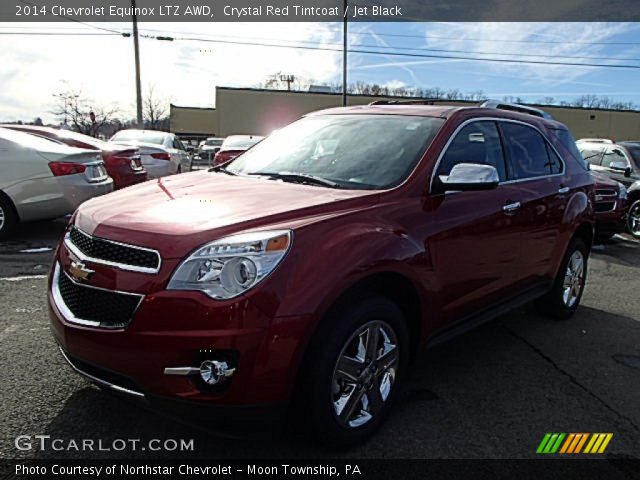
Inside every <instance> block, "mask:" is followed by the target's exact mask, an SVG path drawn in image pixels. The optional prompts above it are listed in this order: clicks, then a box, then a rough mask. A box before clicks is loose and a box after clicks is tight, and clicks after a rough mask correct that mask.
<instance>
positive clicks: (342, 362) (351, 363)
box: [336, 355, 364, 383]
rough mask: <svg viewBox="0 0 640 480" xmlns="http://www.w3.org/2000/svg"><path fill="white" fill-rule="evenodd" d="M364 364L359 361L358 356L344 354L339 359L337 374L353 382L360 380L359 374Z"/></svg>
mask: <svg viewBox="0 0 640 480" xmlns="http://www.w3.org/2000/svg"><path fill="white" fill-rule="evenodd" d="M363 366H364V362H361V361H359V360H358V359H356V358H351V357H347V356H346V355H342V356H341V357H340V358H339V359H338V365H337V366H336V374H337V375H340V376H342V377H344V378H346V379H347V380H349V381H352V382H356V383H357V382H358V376H359V375H360V372H361V370H362V367H363Z"/></svg>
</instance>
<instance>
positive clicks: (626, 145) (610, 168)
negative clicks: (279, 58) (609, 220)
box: [576, 139, 640, 238]
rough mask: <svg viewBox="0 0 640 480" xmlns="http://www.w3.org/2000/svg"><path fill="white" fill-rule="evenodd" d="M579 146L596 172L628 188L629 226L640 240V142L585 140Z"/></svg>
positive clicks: (578, 143)
mask: <svg viewBox="0 0 640 480" xmlns="http://www.w3.org/2000/svg"><path fill="white" fill-rule="evenodd" d="M576 145H577V146H578V149H579V150H580V153H582V156H583V157H584V159H585V160H586V161H587V162H589V165H590V166H591V169H592V170H593V171H596V172H599V173H602V174H604V175H606V176H607V177H609V178H611V179H613V180H616V181H618V182H620V183H622V184H623V185H624V186H625V187H627V195H628V201H629V205H630V207H629V213H628V215H627V227H628V229H629V232H630V233H631V234H632V235H633V236H634V237H636V238H640V140H639V141H624V142H614V141H613V140H607V139H583V140H578V141H577V142H576Z"/></svg>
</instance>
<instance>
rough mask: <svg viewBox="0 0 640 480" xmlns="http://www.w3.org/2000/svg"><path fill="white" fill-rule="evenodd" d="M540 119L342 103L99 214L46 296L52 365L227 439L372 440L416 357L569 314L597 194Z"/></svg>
mask: <svg viewBox="0 0 640 480" xmlns="http://www.w3.org/2000/svg"><path fill="white" fill-rule="evenodd" d="M510 108H515V107H513V106H512V107H510ZM518 108H520V109H521V110H523V111H524V112H527V110H526V109H524V108H521V107H518ZM539 113H540V112H538V111H532V112H531V113H522V112H513V111H505V110H502V109H499V108H481V107H464V108H463V107H446V106H425V105H414V104H408V105H402V104H399V105H371V106H358V107H348V108H338V109H333V110H328V111H323V112H319V113H315V114H310V115H308V116H306V117H305V118H303V119H301V120H299V121H297V122H294V123H293V124H291V125H289V126H288V127H285V128H283V129H282V130H279V131H278V132H276V133H275V134H273V135H271V136H269V137H268V138H266V139H265V140H264V141H262V142H261V143H259V144H258V145H256V146H255V147H253V148H252V149H250V150H248V151H247V152H246V153H244V154H243V155H241V156H240V157H238V158H237V159H235V160H233V161H232V162H230V163H228V164H226V165H222V166H218V167H215V168H213V169H212V170H211V171H200V172H193V173H189V174H186V175H179V176H176V177H169V178H165V179H162V182H148V183H145V184H143V185H139V186H136V187H133V188H129V189H126V190H124V191H122V192H117V193H114V194H112V195H109V196H108V197H106V198H97V199H94V200H92V201H91V202H88V203H86V204H84V205H82V206H81V207H80V208H79V209H78V211H77V212H76V214H75V215H74V217H73V218H72V219H71V221H70V224H69V226H68V229H67V231H66V234H65V237H64V240H63V242H62V243H61V245H60V247H59V249H58V251H57V254H56V258H55V262H54V266H53V270H52V272H51V276H50V279H49V308H50V315H51V325H52V331H53V334H54V336H55V339H56V341H57V342H58V344H59V345H60V350H61V352H62V354H63V355H64V357H65V358H66V360H67V361H68V362H69V363H70V364H71V366H72V367H73V368H74V369H75V370H76V371H77V372H78V373H80V374H82V375H84V376H85V377H87V378H89V379H90V380H91V381H93V382H95V383H97V384H99V385H102V386H103V387H105V388H110V389H113V390H115V391H117V392H121V393H123V394H126V395H130V396H133V397H137V398H140V399H144V400H146V401H147V402H148V403H150V404H151V405H156V406H157V407H159V408H168V405H181V406H182V407H183V410H184V409H186V411H188V412H191V413H193V412H198V415H200V417H199V418H200V421H204V419H210V418H214V417H213V415H215V412H216V411H217V412H219V415H218V417H217V421H216V426H217V427H218V428H220V429H228V428H233V427H239V426H240V425H241V424H246V423H252V424H253V423H254V422H255V423H261V424H262V423H264V422H271V421H275V420H276V419H278V418H281V417H280V416H279V415H275V414H271V413H273V412H277V413H284V412H287V413H289V414H290V415H292V416H293V418H299V419H300V421H299V423H298V425H303V426H304V428H308V429H309V430H310V431H311V432H312V434H313V435H314V436H315V437H316V438H318V439H320V440H321V441H323V442H330V443H331V444H333V445H349V444H353V443H355V442H358V441H362V440H363V439H365V438H367V437H369V436H370V435H371V434H372V433H373V432H374V431H375V430H376V429H377V428H378V427H379V426H380V424H381V423H382V422H383V421H384V419H385V417H386V416H387V414H388V413H389V409H390V406H391V404H392V403H393V401H394V399H395V398H396V397H397V394H398V391H399V390H400V387H401V384H402V383H403V382H404V381H405V380H406V379H407V376H408V370H409V365H410V364H411V362H412V360H413V359H414V358H415V356H416V352H417V351H418V350H419V349H420V348H422V347H424V346H427V345H429V344H434V343H436V342H439V341H442V340H444V339H447V338H450V337H451V336H453V335H455V334H458V333H461V332H463V331H465V330H467V329H469V328H471V327H473V326H476V325H478V324H480V323H482V322H485V321H487V320H489V319H492V318H494V317H495V316H497V315H502V314H504V313H505V312H507V311H508V310H509V309H510V308H513V307H516V306H519V305H522V304H523V303H526V302H529V301H532V300H538V305H539V306H540V308H542V309H543V310H544V311H545V312H547V313H549V314H550V315H552V316H554V317H556V318H567V317H570V316H571V315H572V314H573V313H574V312H575V310H576V309H577V307H578V304H579V303H580V299H581V296H582V292H583V288H584V284H585V278H586V272H587V268H586V267H587V260H588V256H589V252H590V249H591V245H592V241H593V238H594V213H593V198H594V187H593V183H594V180H593V178H592V176H591V174H590V173H589V171H588V169H587V167H586V164H585V162H584V160H583V159H582V157H581V156H580V154H579V152H577V150H576V147H575V145H574V143H573V142H574V140H573V138H572V137H571V134H570V133H569V131H568V130H567V128H566V127H565V126H564V125H562V124H561V123H558V122H556V121H553V120H551V119H548V118H545V117H542V116H538V115H539ZM176 400H180V401H179V402H176ZM204 406H206V407H207V409H208V410H207V411H206V412H205V411H202V408H203V407H204ZM267 412H270V413H267ZM233 413H237V414H238V415H233ZM289 418H292V417H289Z"/></svg>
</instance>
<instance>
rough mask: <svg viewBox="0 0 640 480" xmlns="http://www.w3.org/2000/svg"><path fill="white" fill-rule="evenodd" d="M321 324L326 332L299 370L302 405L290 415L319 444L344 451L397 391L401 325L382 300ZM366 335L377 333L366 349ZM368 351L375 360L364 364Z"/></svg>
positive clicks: (401, 374) (404, 336) (380, 418)
mask: <svg viewBox="0 0 640 480" xmlns="http://www.w3.org/2000/svg"><path fill="white" fill-rule="evenodd" d="M326 320H327V321H328V322H329V323H328V324H326V325H329V328H328V329H325V330H326V334H325V335H319V336H318V338H316V339H315V341H314V342H313V343H312V346H311V348H310V349H309V352H310V353H309V355H308V356H307V358H306V361H305V364H304V366H303V370H302V372H301V374H302V377H301V382H300V383H301V385H299V386H300V388H301V389H302V395H301V400H302V402H303V403H302V404H301V405H299V408H298V409H297V412H298V415H296V416H297V421H298V422H304V423H305V424H306V427H307V428H306V430H310V432H309V433H311V435H312V436H313V437H314V438H315V439H316V440H318V441H319V442H320V443H323V444H326V445H328V446H331V447H348V446H351V445H355V444H357V443H360V442H362V441H364V440H366V439H367V438H369V437H370V436H371V435H373V433H374V432H375V431H376V430H377V429H378V428H379V427H380V425H382V423H383V422H384V420H385V419H386V417H387V416H388V414H389V411H390V409H391V405H392V404H393V402H394V400H395V399H396V398H397V396H398V392H399V391H400V390H401V386H402V383H403V380H404V378H405V377H406V376H407V369H408V364H409V338H408V331H407V323H406V320H405V318H404V316H403V314H402V311H401V310H400V309H399V308H398V307H397V306H396V305H395V304H394V303H392V302H390V301H389V300H387V299H386V298H382V297H370V298H368V299H364V300H362V301H360V302H358V303H355V304H353V305H352V306H350V307H348V308H342V309H339V310H336V311H335V312H334V313H333V314H330V315H329V317H328V318H327V319H326ZM370 335H371V338H372V339H373V338H374V337H373V335H377V338H378V341H377V343H376V344H375V345H376V346H377V349H375V348H373V344H371V345H372V346H371V347H369V349H370V350H369V349H367V348H366V347H367V346H368V342H367V340H368V339H369V337H370ZM358 347H361V349H359V348H358ZM367 350H369V351H367ZM385 350H386V351H385ZM371 352H375V354H374V356H376V357H377V359H376V360H375V361H373V362H367V358H365V357H368V356H369V355H370V353H371ZM365 354H366V355H365ZM361 360H363V361H361ZM339 365H340V366H339ZM342 366H344V368H342ZM385 367H386V368H385ZM359 371H360V374H359V375H358V372H359ZM357 399H359V400H357ZM365 402H366V403H365Z"/></svg>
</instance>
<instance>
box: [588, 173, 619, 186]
mask: <svg viewBox="0 0 640 480" xmlns="http://www.w3.org/2000/svg"><path fill="white" fill-rule="evenodd" d="M591 176H592V177H593V179H594V180H595V185H596V188H614V189H617V188H618V182H617V181H615V180H612V179H611V178H609V177H607V176H606V175H603V174H602V173H598V172H594V171H591Z"/></svg>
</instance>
